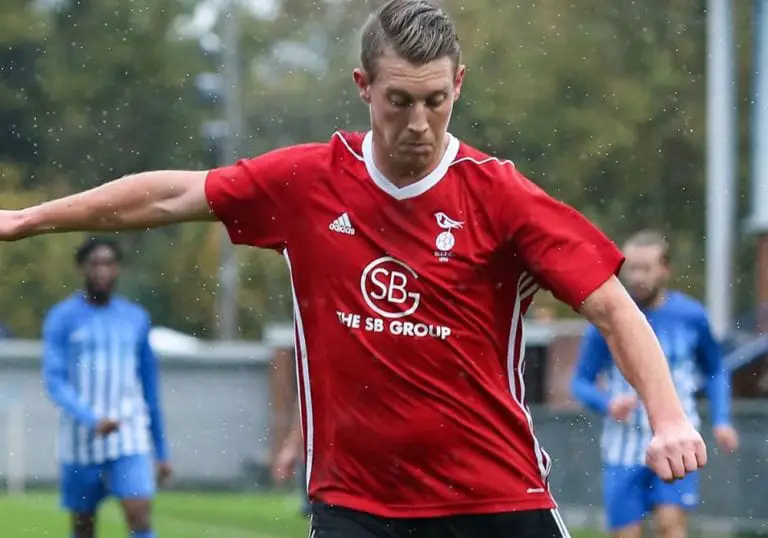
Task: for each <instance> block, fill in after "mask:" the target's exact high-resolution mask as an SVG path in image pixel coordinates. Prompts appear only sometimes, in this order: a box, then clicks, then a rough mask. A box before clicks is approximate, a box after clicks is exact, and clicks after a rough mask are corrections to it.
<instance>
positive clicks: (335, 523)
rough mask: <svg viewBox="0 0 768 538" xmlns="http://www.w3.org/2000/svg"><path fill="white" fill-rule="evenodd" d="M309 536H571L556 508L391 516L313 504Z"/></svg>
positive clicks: (435, 537) (453, 537)
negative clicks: (431, 515)
mask: <svg viewBox="0 0 768 538" xmlns="http://www.w3.org/2000/svg"><path fill="white" fill-rule="evenodd" d="M309 536H310V538H570V534H568V530H567V529H566V528H565V524H564V523H563V520H562V518H561V517H560V514H559V513H558V512H557V510H530V511H523V512H505V513H501V514H482V515H466V516H450V517H438V518H423V519H422V518H420V519H390V518H383V517H378V516H373V515H370V514H366V513H364V512H357V511H355V510H350V509H348V508H341V507H338V506H328V505H324V504H320V503H314V504H313V505H312V526H311V530H310V533H309Z"/></svg>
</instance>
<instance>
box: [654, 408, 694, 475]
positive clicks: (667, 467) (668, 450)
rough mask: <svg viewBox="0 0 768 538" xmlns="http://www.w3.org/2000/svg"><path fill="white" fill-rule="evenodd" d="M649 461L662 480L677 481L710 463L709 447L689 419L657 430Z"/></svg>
mask: <svg viewBox="0 0 768 538" xmlns="http://www.w3.org/2000/svg"><path fill="white" fill-rule="evenodd" d="M645 462H646V464H647V465H648V467H650V468H651V469H652V470H653V471H654V472H655V473H656V474H657V475H658V476H659V478H661V479H662V480H664V481H665V482H673V481H674V480H679V479H681V478H684V477H685V475H687V474H690V473H693V472H694V471H697V470H699V469H701V468H702V467H704V465H706V464H707V446H706V445H705V444H704V440H703V439H702V438H701V435H700V434H699V432H698V431H696V428H694V427H693V424H691V422H690V421H689V420H688V419H687V418H685V419H682V420H680V421H678V422H676V423H669V424H666V425H665V426H664V427H663V428H659V429H657V430H656V431H655V432H654V435H653V439H651V442H650V443H649V444H648V450H647V451H646V454H645Z"/></svg>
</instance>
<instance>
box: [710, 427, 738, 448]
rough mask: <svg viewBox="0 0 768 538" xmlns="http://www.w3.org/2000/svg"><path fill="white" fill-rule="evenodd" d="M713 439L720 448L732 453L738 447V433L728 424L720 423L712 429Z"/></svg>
mask: <svg viewBox="0 0 768 538" xmlns="http://www.w3.org/2000/svg"><path fill="white" fill-rule="evenodd" d="M712 433H713V434H714V436H715V441H716V442H717V446H718V447H720V450H722V451H723V452H727V453H728V454H733V453H734V452H736V450H738V448H739V434H738V432H737V431H736V428H734V427H733V426H731V425H730V424H720V425H719V426H715V427H714V428H713V429H712Z"/></svg>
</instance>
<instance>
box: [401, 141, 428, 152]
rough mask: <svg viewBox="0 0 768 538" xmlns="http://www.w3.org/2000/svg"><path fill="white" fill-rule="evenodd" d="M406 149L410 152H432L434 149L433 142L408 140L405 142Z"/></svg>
mask: <svg viewBox="0 0 768 538" xmlns="http://www.w3.org/2000/svg"><path fill="white" fill-rule="evenodd" d="M403 147H404V148H405V150H406V151H407V152H409V153H419V154H423V153H430V152H431V151H432V144H429V143H428V142H406V143H405V144H403Z"/></svg>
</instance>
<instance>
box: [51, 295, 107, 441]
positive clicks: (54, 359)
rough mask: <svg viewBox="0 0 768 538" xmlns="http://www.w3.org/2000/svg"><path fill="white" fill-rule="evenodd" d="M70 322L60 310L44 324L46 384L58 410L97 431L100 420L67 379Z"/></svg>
mask: <svg viewBox="0 0 768 538" xmlns="http://www.w3.org/2000/svg"><path fill="white" fill-rule="evenodd" d="M67 319H68V317H67V316H66V315H64V314H63V313H62V312H61V310H58V309H54V310H53V311H51V312H50V313H49V314H48V315H47V316H46V318H45V322H44V323H43V384H44V385H45V390H46V392H47V393H48V396H49V397H50V398H51V400H53V402H54V403H55V404H56V405H57V406H58V407H59V408H61V409H62V410H64V411H65V412H67V413H69V414H70V415H72V417H74V419H75V420H77V421H78V422H80V423H81V424H85V425H87V426H90V427H94V426H95V425H96V423H97V422H98V417H97V416H96V414H95V413H94V411H93V409H91V408H90V406H88V405H86V404H85V403H84V402H83V401H82V400H81V399H80V396H79V394H78V393H77V390H76V389H75V387H74V386H73V385H72V383H71V382H70V380H69V376H68V375H67V374H68V369H67V349H66V347H67V327H66V322H67Z"/></svg>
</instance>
